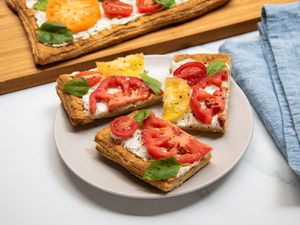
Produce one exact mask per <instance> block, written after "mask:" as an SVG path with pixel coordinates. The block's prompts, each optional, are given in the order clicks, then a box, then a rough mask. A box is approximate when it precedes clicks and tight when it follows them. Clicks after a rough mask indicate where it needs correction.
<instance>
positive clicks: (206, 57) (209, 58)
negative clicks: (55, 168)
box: [170, 53, 231, 133]
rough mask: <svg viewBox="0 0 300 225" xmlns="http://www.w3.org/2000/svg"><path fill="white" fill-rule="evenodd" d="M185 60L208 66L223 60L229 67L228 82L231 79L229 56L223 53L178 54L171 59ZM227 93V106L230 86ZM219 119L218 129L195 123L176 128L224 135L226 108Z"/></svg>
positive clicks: (226, 118)
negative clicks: (220, 124)
mask: <svg viewBox="0 0 300 225" xmlns="http://www.w3.org/2000/svg"><path fill="white" fill-rule="evenodd" d="M185 59H193V60H195V61H196V62H201V63H204V64H208V63H210V62H213V61H217V60H224V61H226V62H227V64H228V65H229V73H228V75H229V76H228V80H229V81H230V77H231V58H230V55H227V54H223V53H219V54H180V55H174V57H173V61H174V62H180V61H182V60H185ZM170 70H171V69H170ZM227 93H228V99H227V104H228V101H229V94H230V85H229V87H228V89H227ZM219 117H220V118H221V121H220V122H221V123H222V126H220V127H208V126H207V125H206V124H202V123H197V124H192V125H191V124H187V125H185V126H183V125H178V124H177V126H178V127H180V128H181V129H183V130H186V131H203V132H217V133H225V131H226V127H227V124H228V107H226V109H225V110H224V111H223V112H222V113H220V116H219Z"/></svg>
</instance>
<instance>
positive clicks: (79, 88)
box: [64, 78, 90, 97]
mask: <svg viewBox="0 0 300 225" xmlns="http://www.w3.org/2000/svg"><path fill="white" fill-rule="evenodd" d="M89 89H90V87H89V84H88V82H87V80H86V79H84V78H75V79H73V80H70V81H68V82H67V83H66V84H65V85H64V91H65V92H67V93H69V94H71V95H75V96H78V97H82V96H84V95H85V94H86V93H87V92H88V90H89Z"/></svg>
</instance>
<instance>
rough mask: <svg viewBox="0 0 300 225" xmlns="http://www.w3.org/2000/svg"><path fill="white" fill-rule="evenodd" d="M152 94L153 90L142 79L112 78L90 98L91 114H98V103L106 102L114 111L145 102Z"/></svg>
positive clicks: (103, 83)
mask: <svg viewBox="0 0 300 225" xmlns="http://www.w3.org/2000/svg"><path fill="white" fill-rule="evenodd" d="M152 93H153V92H152V91H151V89H150V88H148V87H147V86H146V84H145V83H144V81H143V80H141V79H140V78H137V77H125V76H111V77H108V78H106V79H104V80H103V81H102V82H101V83H100V85H99V86H98V87H97V89H96V90H95V91H94V92H93V93H92V94H93V96H92V97H91V96H90V113H91V114H94V113H95V112H96V106H95V105H96V103H97V101H104V102H106V103H107V107H108V110H112V109H114V108H117V107H121V106H125V105H128V104H134V103H136V102H138V101H142V100H145V99H147V98H149V97H150V96H151V94H152ZM92 94H91V95H92ZM91 98H92V99H91Z"/></svg>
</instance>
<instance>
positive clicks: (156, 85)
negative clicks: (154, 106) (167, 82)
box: [141, 71, 161, 95]
mask: <svg viewBox="0 0 300 225" xmlns="http://www.w3.org/2000/svg"><path fill="white" fill-rule="evenodd" d="M141 79H142V80H143V81H144V82H145V84H146V85H147V86H148V87H149V88H150V89H151V90H152V91H153V92H154V93H155V94H156V95H158V94H159V93H160V88H161V82H160V81H159V80H156V79H154V78H153V77H150V76H149V75H148V73H147V72H146V71H144V73H143V74H142V75H141Z"/></svg>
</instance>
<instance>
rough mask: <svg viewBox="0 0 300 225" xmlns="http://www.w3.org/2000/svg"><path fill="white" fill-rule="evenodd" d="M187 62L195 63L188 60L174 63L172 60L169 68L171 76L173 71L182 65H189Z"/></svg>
mask: <svg viewBox="0 0 300 225" xmlns="http://www.w3.org/2000/svg"><path fill="white" fill-rule="evenodd" d="M189 62H195V60H193V59H189V58H188V59H185V60H182V61H179V62H175V61H173V60H172V62H171V66H170V71H171V74H172V75H173V73H174V72H175V70H177V69H178V68H179V67H180V66H182V65H183V64H186V63H189Z"/></svg>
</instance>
